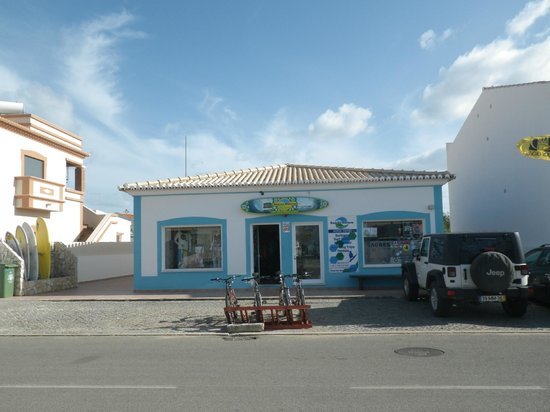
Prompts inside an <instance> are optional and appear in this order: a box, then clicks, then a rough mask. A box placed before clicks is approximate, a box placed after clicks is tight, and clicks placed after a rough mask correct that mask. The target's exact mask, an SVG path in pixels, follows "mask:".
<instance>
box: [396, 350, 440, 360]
mask: <svg viewBox="0 0 550 412" xmlns="http://www.w3.org/2000/svg"><path fill="white" fill-rule="evenodd" d="M394 352H395V353H397V354H398V355H404V356H413V357H417V358H428V357H431V356H439V355H443V354H444V353H445V352H443V351H442V350H439V349H433V348H402V349H397V350H395V351H394Z"/></svg>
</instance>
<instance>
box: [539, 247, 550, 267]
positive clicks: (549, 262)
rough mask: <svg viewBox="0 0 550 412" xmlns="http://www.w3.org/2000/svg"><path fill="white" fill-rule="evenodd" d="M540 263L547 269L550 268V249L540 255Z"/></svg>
mask: <svg viewBox="0 0 550 412" xmlns="http://www.w3.org/2000/svg"><path fill="white" fill-rule="evenodd" d="M540 265H541V266H542V267H544V268H545V269H550V249H545V250H544V251H543V252H542V254H541V257H540Z"/></svg>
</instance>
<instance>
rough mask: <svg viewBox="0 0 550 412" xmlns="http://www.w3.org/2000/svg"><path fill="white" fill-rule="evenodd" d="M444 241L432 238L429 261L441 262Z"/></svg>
mask: <svg viewBox="0 0 550 412" xmlns="http://www.w3.org/2000/svg"><path fill="white" fill-rule="evenodd" d="M444 250H445V242H444V241H443V239H441V238H433V239H432V242H431V244H430V261H431V262H434V263H443V253H444Z"/></svg>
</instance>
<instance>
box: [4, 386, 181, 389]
mask: <svg viewBox="0 0 550 412" xmlns="http://www.w3.org/2000/svg"><path fill="white" fill-rule="evenodd" d="M0 389H177V386H147V385H145V386H140V385H0Z"/></svg>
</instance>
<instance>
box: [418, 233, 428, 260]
mask: <svg viewBox="0 0 550 412" xmlns="http://www.w3.org/2000/svg"><path fill="white" fill-rule="evenodd" d="M429 247H430V238H429V237H427V238H424V239H423V240H422V247H421V248H420V256H424V257H428V250H429Z"/></svg>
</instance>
